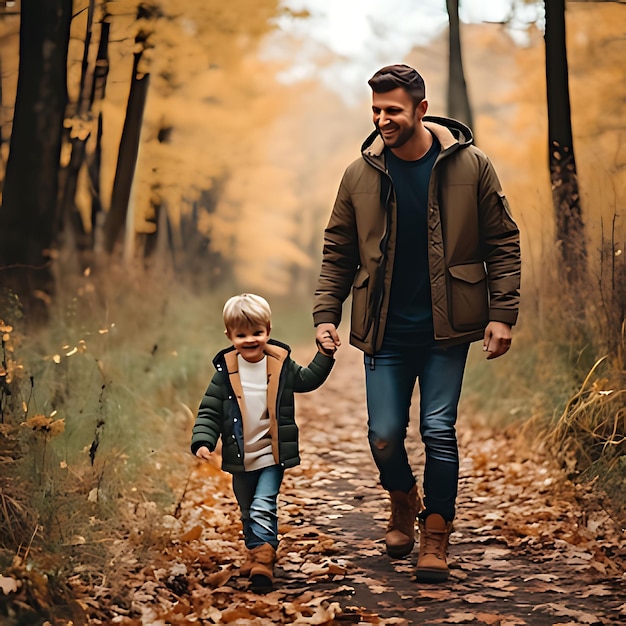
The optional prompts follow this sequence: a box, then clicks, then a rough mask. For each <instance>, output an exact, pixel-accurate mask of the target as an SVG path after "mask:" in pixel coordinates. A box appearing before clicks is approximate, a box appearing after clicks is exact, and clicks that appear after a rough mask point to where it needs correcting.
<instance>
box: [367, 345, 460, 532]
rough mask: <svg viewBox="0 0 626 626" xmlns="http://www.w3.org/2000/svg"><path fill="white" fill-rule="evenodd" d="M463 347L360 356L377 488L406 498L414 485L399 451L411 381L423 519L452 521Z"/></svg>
mask: <svg viewBox="0 0 626 626" xmlns="http://www.w3.org/2000/svg"><path fill="white" fill-rule="evenodd" d="M468 349H469V345H468V344H463V345H459V346H453V347H450V348H440V347H438V346H436V345H434V346H428V347H425V348H423V349H419V350H411V351H407V352H386V353H381V354H377V355H376V356H375V357H371V356H368V355H366V356H365V383H366V391H367V411H368V439H369V444H370V449H371V451H372V456H373V458H374V462H375V463H376V466H377V467H378V470H379V472H380V482H381V484H382V486H383V488H384V489H386V490H388V491H403V492H405V493H408V492H409V491H410V490H411V489H412V487H413V485H415V477H414V476H413V471H412V469H411V466H410V464H409V460H408V457H407V452H406V448H405V445H404V442H405V439H406V433H407V428H408V426H409V409H410V407H411V396H412V394H413V389H414V387H415V382H416V380H419V390H420V434H421V437H422V442H423V443H424V448H425V452H426V465H425V469H424V498H425V500H424V502H425V506H426V512H425V514H430V513H439V514H440V515H442V516H443V517H444V519H446V520H447V521H452V520H453V519H454V515H455V502H456V495H457V489H458V479H459V451H458V445H457V441H456V430H455V425H456V418H457V409H458V404H459V397H460V395H461V385H462V383H463V373H464V371H465V362H466V360H467V352H468Z"/></svg>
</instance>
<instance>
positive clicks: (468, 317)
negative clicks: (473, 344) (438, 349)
mask: <svg viewBox="0 0 626 626" xmlns="http://www.w3.org/2000/svg"><path fill="white" fill-rule="evenodd" d="M448 278H449V280H448V307H449V315H450V323H451V325H452V327H453V328H454V329H455V330H458V331H461V332H463V331H471V330H479V329H481V328H484V327H485V326H486V325H487V323H488V322H489V291H488V288H487V272H486V270H485V265H484V263H466V264H465V265H455V266H453V267H449V268H448Z"/></svg>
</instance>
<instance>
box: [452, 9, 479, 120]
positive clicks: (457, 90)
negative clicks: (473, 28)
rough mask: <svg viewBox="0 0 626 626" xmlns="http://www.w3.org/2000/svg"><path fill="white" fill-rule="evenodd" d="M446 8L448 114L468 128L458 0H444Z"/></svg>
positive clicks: (470, 118)
mask: <svg viewBox="0 0 626 626" xmlns="http://www.w3.org/2000/svg"><path fill="white" fill-rule="evenodd" d="M446 9H447V10H448V22H449V24H450V31H449V55H448V115H449V116H450V117H452V118H454V119H456V120H459V121H460V122H463V123H464V124H467V126H469V127H470V128H473V127H474V120H473V117H472V107H471V106H470V101H469V96H468V93H467V84H466V83H465V73H464V72H463V55H462V51H461V24H460V21H459V1H458V0H446Z"/></svg>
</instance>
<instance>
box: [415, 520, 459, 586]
mask: <svg viewBox="0 0 626 626" xmlns="http://www.w3.org/2000/svg"><path fill="white" fill-rule="evenodd" d="M419 530H420V551H419V556H418V557H417V570H416V572H415V574H416V576H417V580H418V582H421V583H440V582H443V581H444V580H447V579H448V574H449V573H450V572H449V570H448V563H447V560H446V557H447V552H448V539H449V537H450V532H451V531H452V524H451V523H449V522H446V520H444V519H443V517H442V516H441V515H439V513H431V514H430V515H429V516H428V517H427V518H426V519H425V520H424V521H422V520H420V521H419Z"/></svg>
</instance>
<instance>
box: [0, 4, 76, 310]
mask: <svg viewBox="0 0 626 626" xmlns="http://www.w3.org/2000/svg"><path fill="white" fill-rule="evenodd" d="M71 15H72V0H22V13H21V23H20V61H19V74H18V81H17V92H16V98H15V113H14V117H13V130H12V133H11V140H10V148H9V157H8V160H7V167H6V177H5V184H4V194H3V203H2V208H1V209H0V223H1V224H2V228H1V229H0V281H2V284H4V285H5V286H6V287H8V288H10V289H11V290H13V291H14V292H15V293H16V294H17V295H18V296H19V297H20V298H21V299H22V302H23V304H24V306H25V308H27V309H29V310H30V311H32V312H33V314H34V315H38V314H43V315H45V309H44V307H42V306H41V305H42V302H43V301H45V300H46V299H47V298H48V297H49V296H51V294H52V292H53V281H52V273H51V268H50V248H51V246H52V245H53V244H54V242H55V235H56V233H55V232H54V215H55V205H56V201H57V193H58V175H59V159H60V152H61V135H62V129H63V119H64V116H65V107H66V105H67V86H66V74H67V50H68V44H69V36H70V21H71Z"/></svg>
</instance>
